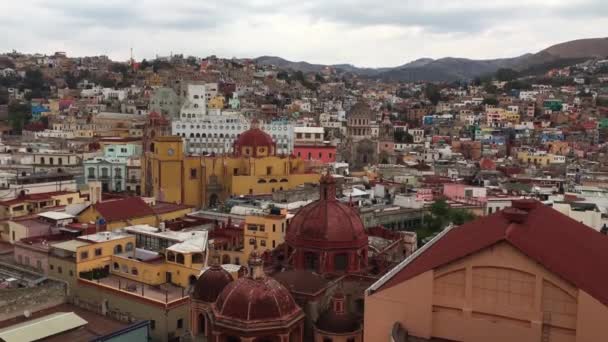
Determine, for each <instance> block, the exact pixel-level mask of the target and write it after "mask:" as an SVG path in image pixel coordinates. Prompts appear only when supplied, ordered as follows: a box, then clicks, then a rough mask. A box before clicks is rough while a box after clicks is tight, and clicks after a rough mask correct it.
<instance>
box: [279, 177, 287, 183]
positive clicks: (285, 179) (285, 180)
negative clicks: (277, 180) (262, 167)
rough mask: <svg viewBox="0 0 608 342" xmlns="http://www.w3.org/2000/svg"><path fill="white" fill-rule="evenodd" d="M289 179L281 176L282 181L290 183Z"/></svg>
mask: <svg viewBox="0 0 608 342" xmlns="http://www.w3.org/2000/svg"><path fill="white" fill-rule="evenodd" d="M288 182H289V180H288V179H287V178H281V183H288Z"/></svg>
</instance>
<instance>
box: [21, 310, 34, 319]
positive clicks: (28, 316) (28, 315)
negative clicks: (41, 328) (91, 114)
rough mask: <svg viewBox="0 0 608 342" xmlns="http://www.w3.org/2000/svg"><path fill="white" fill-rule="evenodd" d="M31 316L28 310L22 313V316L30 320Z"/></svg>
mask: <svg viewBox="0 0 608 342" xmlns="http://www.w3.org/2000/svg"><path fill="white" fill-rule="evenodd" d="M31 315H32V313H31V312H30V310H25V311H23V316H25V318H30V316H31Z"/></svg>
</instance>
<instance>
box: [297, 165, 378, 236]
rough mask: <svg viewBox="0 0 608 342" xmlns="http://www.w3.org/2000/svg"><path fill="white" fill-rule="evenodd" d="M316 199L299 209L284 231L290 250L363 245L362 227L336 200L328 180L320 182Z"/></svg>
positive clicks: (349, 208)
mask: <svg viewBox="0 0 608 342" xmlns="http://www.w3.org/2000/svg"><path fill="white" fill-rule="evenodd" d="M320 192H321V194H320V199H319V200H318V201H316V202H312V203H310V204H309V205H307V206H305V207H304V208H302V209H300V211H298V213H297V214H296V215H295V216H294V217H293V219H292V220H291V222H290V224H289V228H288V230H287V235H286V241H287V243H288V244H289V245H290V246H292V247H296V248H297V247H313V246H314V247H320V248H323V247H336V248H361V247H363V246H366V245H367V240H368V239H367V234H366V233H365V226H364V225H363V222H362V221H361V218H360V217H359V214H358V213H357V211H355V209H353V208H352V207H351V206H349V205H346V204H344V203H341V202H339V201H337V200H336V185H335V180H334V178H333V177H332V176H329V175H326V176H323V177H322V178H321V181H320Z"/></svg>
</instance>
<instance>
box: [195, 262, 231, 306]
mask: <svg viewBox="0 0 608 342" xmlns="http://www.w3.org/2000/svg"><path fill="white" fill-rule="evenodd" d="M232 281H233V279H232V276H231V275H230V273H228V271H226V270H225V269H223V268H222V266H220V265H213V266H211V267H210V268H209V269H207V270H206V271H204V272H203V274H201V275H200V276H199V277H198V280H197V281H196V284H195V285H194V290H193V292H192V299H196V300H200V301H203V302H207V303H213V302H215V300H216V299H217V297H218V296H219V295H220V293H221V292H222V290H224V288H225V287H226V286H227V285H228V284H230V283H231V282H232Z"/></svg>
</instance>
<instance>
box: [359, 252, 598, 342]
mask: <svg viewBox="0 0 608 342" xmlns="http://www.w3.org/2000/svg"><path fill="white" fill-rule="evenodd" d="M395 322H400V323H401V324H402V326H403V327H404V328H405V329H407V330H408V332H409V334H410V335H413V336H417V337H421V338H431V337H435V338H443V339H448V340H456V341H467V342H477V341H479V342H484V341H490V340H491V341H498V342H510V341H522V342H526V341H534V342H537V341H541V340H543V338H545V337H546V336H548V338H549V339H548V341H553V342H556V341H558V342H575V341H576V342H579V341H600V340H603V339H604V338H605V337H606V336H608V327H607V325H606V324H605V323H606V322H608V308H607V307H606V306H605V305H603V304H601V303H599V302H598V301H597V300H595V299H594V298H592V297H591V296H589V295H588V294H586V293H585V292H583V291H581V290H579V289H577V288H576V287H575V286H573V285H572V284H570V283H568V282H566V281H564V280H563V279H561V278H560V277H558V276H556V275H555V274H553V273H551V272H550V271H548V270H546V269H545V268H544V267H542V266H541V265H540V264H538V263H537V262H535V261H533V260H531V259H529V258H528V257H527V256H525V255H524V254H522V253H521V252H519V251H518V250H517V249H515V248H514V247H512V246H511V245H509V244H508V243H501V244H498V245H495V246H493V247H489V248H487V249H485V250H483V251H480V252H477V253H475V254H473V255H472V256H470V257H467V258H464V259H461V260H458V261H455V262H452V263H450V264H448V265H445V266H443V267H440V268H436V269H434V270H431V271H428V272H426V273H423V274H421V275H419V276H416V277H414V278H412V279H409V280H407V281H405V282H403V283H401V284H398V285H396V286H394V287H391V288H388V289H385V290H382V291H379V292H377V293H373V294H371V295H369V296H368V297H367V298H366V305H365V329H364V331H365V336H366V340H368V341H370V340H376V339H378V338H380V339H384V337H383V336H386V338H388V335H389V334H390V331H391V328H392V326H393V324H394V323H395ZM602 322H603V323H602Z"/></svg>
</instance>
